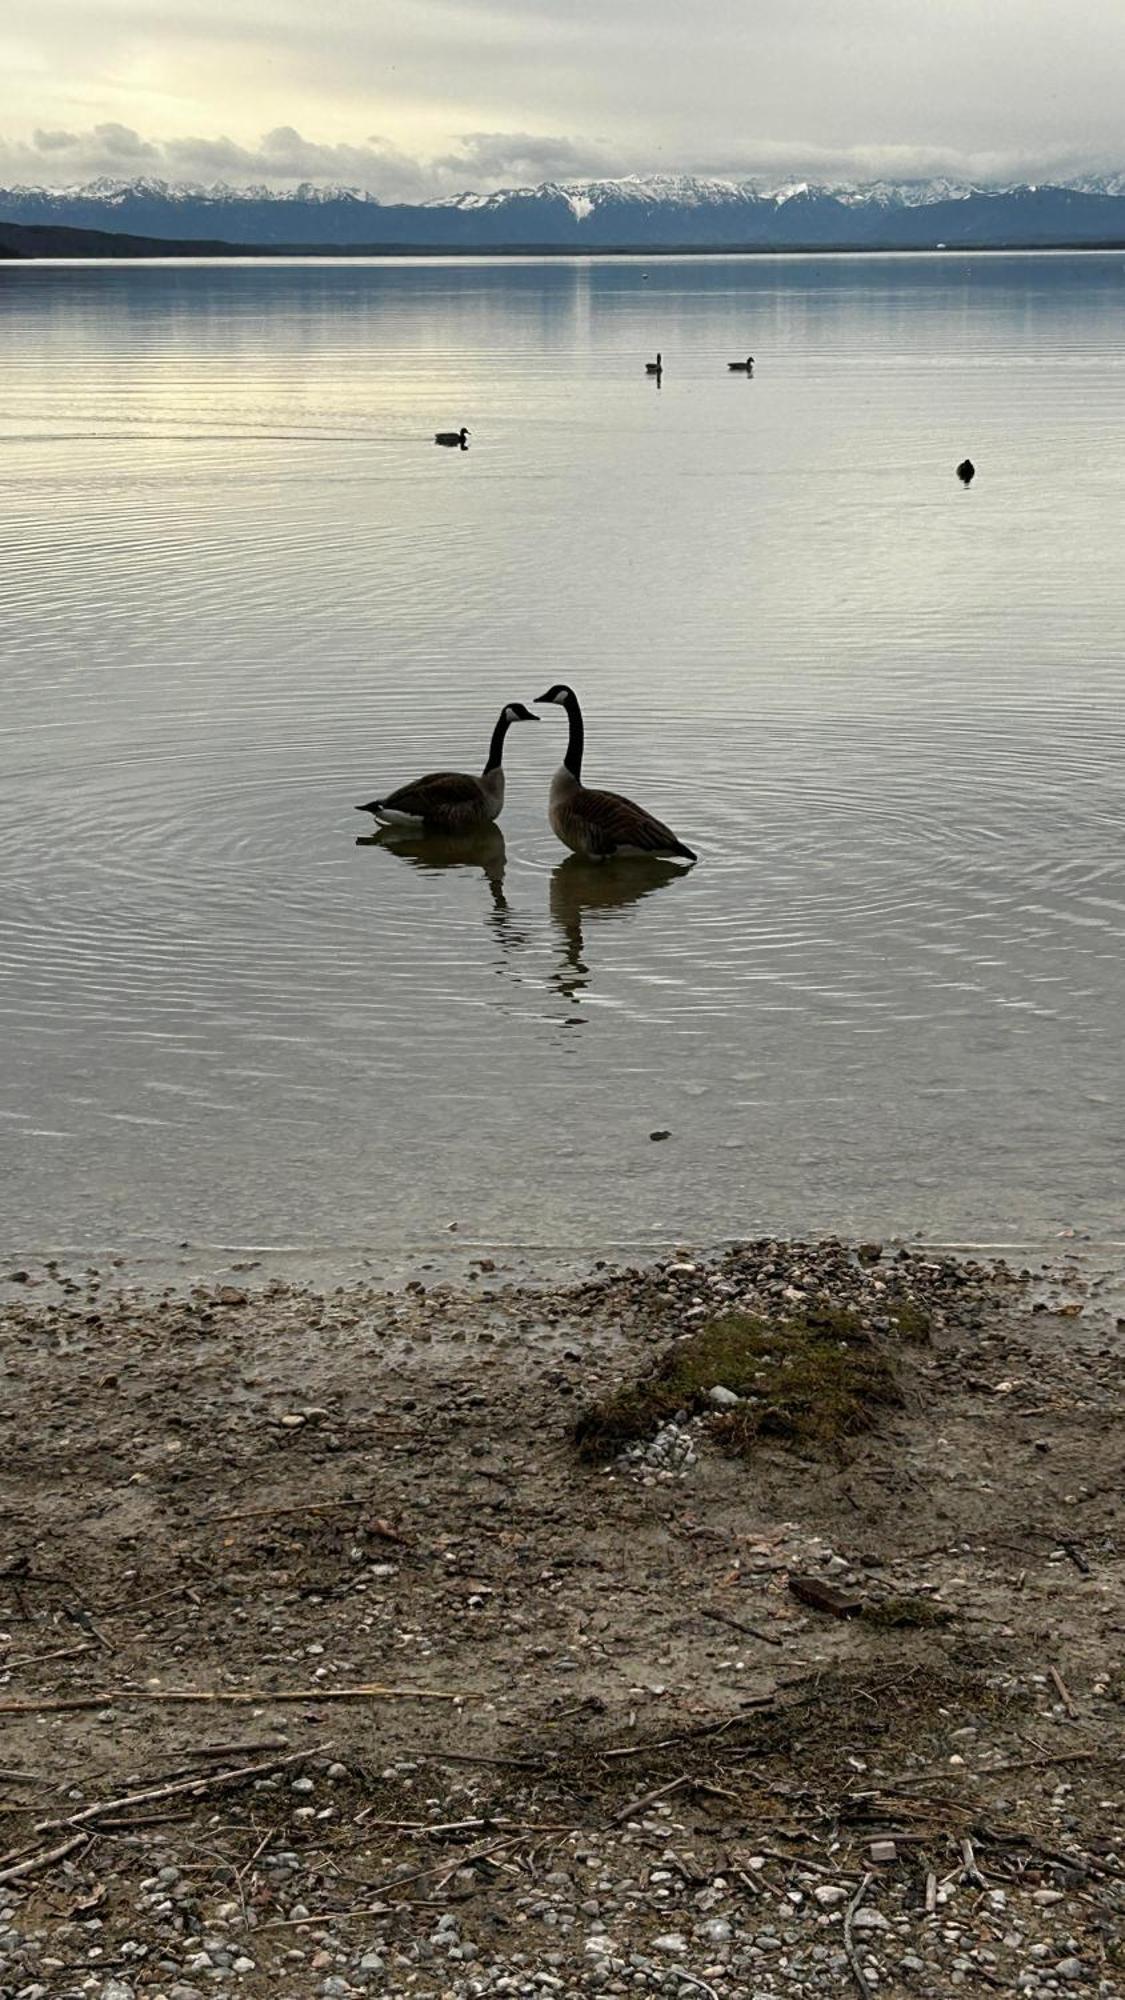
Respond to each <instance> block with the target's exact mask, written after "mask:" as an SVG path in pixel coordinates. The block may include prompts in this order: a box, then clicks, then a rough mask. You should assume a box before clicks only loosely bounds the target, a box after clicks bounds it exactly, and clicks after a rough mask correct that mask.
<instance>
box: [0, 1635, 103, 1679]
mask: <svg viewBox="0 0 1125 2000" xmlns="http://www.w3.org/2000/svg"><path fill="white" fill-rule="evenodd" d="M96 1650H97V1649H96V1648H95V1647H94V1646H92V1645H91V1644H90V1642H89V1640H88V1639H87V1640H85V1641H84V1642H83V1644H82V1645H81V1646H58V1647H56V1649H55V1651H54V1652H53V1653H23V1654H21V1655H20V1657H19V1658H18V1659H15V1660H4V1661H3V1662H0V1674H6V1673H9V1672H10V1671H11V1669H12V1668H13V1667H39V1666H42V1665H43V1662H44V1661H45V1660H76V1659H77V1658H78V1655H79V1654H80V1653H93V1652H95V1651H96Z"/></svg>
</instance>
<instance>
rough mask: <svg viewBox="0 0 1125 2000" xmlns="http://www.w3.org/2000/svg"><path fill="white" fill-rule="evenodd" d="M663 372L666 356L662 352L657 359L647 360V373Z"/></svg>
mask: <svg viewBox="0 0 1125 2000" xmlns="http://www.w3.org/2000/svg"><path fill="white" fill-rule="evenodd" d="M663 373H664V356H663V355H662V354H658V355H657V357H656V360H655V361H646V362H645V374H646V375H663Z"/></svg>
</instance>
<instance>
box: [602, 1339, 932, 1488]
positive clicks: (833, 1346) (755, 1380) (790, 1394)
mask: <svg viewBox="0 0 1125 2000" xmlns="http://www.w3.org/2000/svg"><path fill="white" fill-rule="evenodd" d="M720 1386H721V1387H722V1388H724V1389H730V1390H732V1391H733V1393H734V1394H735V1395H736V1396H739V1397H741V1398H742V1401H741V1402H740V1403H739V1404H738V1406H737V1407H734V1408H730V1409H727V1410H724V1411H722V1412H721V1413H719V1412H716V1413H715V1415H714V1420H713V1425H712V1428H713V1431H714V1434H715V1436H716V1437H717V1438H718V1439H719V1440H720V1442H721V1443H722V1444H723V1445H724V1446H725V1447H726V1449H727V1450H728V1451H731V1452H733V1453H736V1454H744V1453H748V1452H749V1451H751V1450H752V1449H753V1447H754V1445H755V1444H756V1443H757V1441H758V1439H759V1438H762V1437H777V1438H783V1439H785V1440H786V1441H787V1442H789V1443H794V1444H807V1445H815V1446H818V1447H821V1448H827V1447H831V1446H833V1445H837V1444H839V1443H840V1442H841V1441H842V1440H843V1439H844V1438H846V1437H850V1436H853V1435H854V1434H855V1433H857V1432H859V1431H863V1430H867V1429H869V1428H870V1426H871V1424H872V1423H873V1422H874V1419H875V1414H876V1412H877V1411H878V1409H879V1408H881V1407H886V1406H887V1405H892V1404H897V1403H899V1402H900V1401H901V1397H900V1395H899V1391H898V1386H897V1383H896V1381H895V1376H894V1372H893V1369H892V1368H891V1365H890V1362H889V1360H888V1359H887V1357H886V1355H885V1354H883V1353H882V1352H881V1351H880V1349H878V1348H876V1347H874V1346H873V1345H872V1344H871V1341H870V1340H869V1338H868V1336H867V1335H866V1334H865V1333H864V1332H863V1331H862V1328H861V1326H860V1322H859V1319H858V1317H857V1315H856V1314H855V1313H852V1312H849V1311H847V1310H845V1309H844V1308H842V1307H838V1306H832V1305H829V1304H813V1305H811V1306H809V1307H808V1308H806V1310H805V1311H804V1312H802V1313H801V1314H800V1315H795V1316H794V1317H792V1318H790V1319H785V1320H778V1321H769V1320H764V1319H759V1318H756V1317H754V1316H753V1315H751V1314H749V1313H727V1314H725V1315H724V1316H723V1318H721V1319H717V1320H712V1321H710V1322H709V1323H708V1324H707V1325H705V1326H703V1327H701V1328H700V1330H699V1332H698V1333H693V1334H691V1335H690V1336H689V1337H688V1338H687V1339H686V1340H681V1341H677V1343H676V1345H675V1346H674V1347H670V1348H668V1349H667V1351H666V1352H665V1353H664V1354H663V1355H662V1356H661V1358H660V1360H659V1361H658V1362H657V1364H656V1366H655V1368H654V1369H653V1370H652V1372H651V1373H650V1374H649V1375H646V1376H643V1377H642V1378H641V1380H640V1381H639V1382H632V1383H626V1384H624V1385H623V1386H622V1387H621V1388H620V1389H617V1390H615V1391H614V1392H613V1393H612V1394H611V1395H609V1396H606V1397H604V1398H603V1399H602V1400H601V1401H600V1402H598V1403H595V1404H593V1405H592V1406H591V1407H590V1408H589V1409H588V1410H585V1411H583V1413H582V1415H581V1416H580V1417H579V1419H578V1421H577V1423H576V1424H575V1426H574V1432H573V1437H574V1442H575V1444H576V1446H577V1448H578V1451H579V1454H580V1456H581V1457H583V1458H585V1459H591V1460H595V1461H604V1460H606V1459H608V1458H613V1457H615V1456H616V1455H617V1453H618V1452H619V1451H621V1450H622V1448H623V1447H624V1446H625V1445H627V1444H632V1443H634V1442H636V1441H637V1440H638V1439H642V1438H649V1437H651V1436H652V1435H653V1433H654V1432H655V1431H657V1430H659V1428H660V1426H661V1425H662V1424H664V1423H667V1422H668V1420H669V1419H670V1418H671V1417H674V1416H675V1415H676V1412H677V1411H678V1410H687V1411H688V1412H689V1413H695V1412H698V1411H700V1410H709V1409H710V1408H711V1405H710V1404H709V1402H708V1392H709V1390H711V1389H713V1388H716V1387H720Z"/></svg>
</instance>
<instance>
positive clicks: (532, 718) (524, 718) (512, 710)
mask: <svg viewBox="0 0 1125 2000" xmlns="http://www.w3.org/2000/svg"><path fill="white" fill-rule="evenodd" d="M504 720H505V722H538V720H539V717H538V716H537V715H532V713H531V710H530V709H529V708H525V707H524V705H523V703H522V701H510V702H509V703H508V706H507V708H506V709H505V710H504Z"/></svg>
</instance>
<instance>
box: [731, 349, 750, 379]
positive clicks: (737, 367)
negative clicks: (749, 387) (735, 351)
mask: <svg viewBox="0 0 1125 2000" xmlns="http://www.w3.org/2000/svg"><path fill="white" fill-rule="evenodd" d="M727 367H728V368H729V369H730V370H731V372H732V374H737V375H752V374H753V373H754V356H753V355H752V354H748V355H747V356H746V359H745V361H728V362H727Z"/></svg>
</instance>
